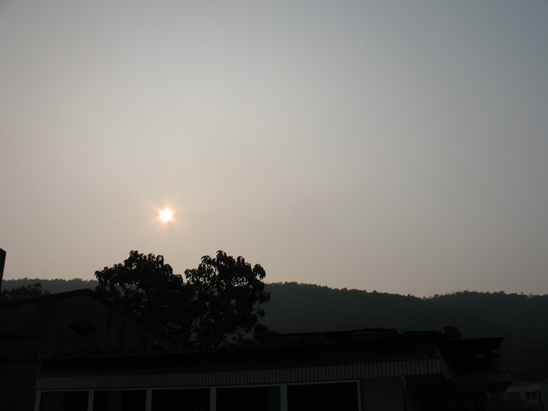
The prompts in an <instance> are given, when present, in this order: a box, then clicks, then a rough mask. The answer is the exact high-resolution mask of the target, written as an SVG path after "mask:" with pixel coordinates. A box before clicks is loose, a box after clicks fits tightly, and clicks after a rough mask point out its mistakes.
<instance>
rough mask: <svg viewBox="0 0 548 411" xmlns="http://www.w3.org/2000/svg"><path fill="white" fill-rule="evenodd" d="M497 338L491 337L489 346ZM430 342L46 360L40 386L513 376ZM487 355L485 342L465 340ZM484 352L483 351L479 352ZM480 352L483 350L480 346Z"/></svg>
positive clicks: (495, 363)
mask: <svg viewBox="0 0 548 411" xmlns="http://www.w3.org/2000/svg"><path fill="white" fill-rule="evenodd" d="M493 343H496V341H491V340H489V341H487V342H486V345H487V346H489V347H491V346H492V345H493ZM460 346H463V345H462V344H460V345H459V344H458V343H457V344H455V345H450V346H449V349H447V347H446V346H443V347H441V348H440V346H439V345H438V344H437V343H436V342H435V341H430V340H426V341H425V340H420V339H419V340H415V339H411V340H402V339H393V340H382V341H381V340H376V341H337V342H326V341H319V342H317V343H310V342H308V343H306V344H294V345H284V346H276V347H267V348H264V347H262V348H261V347H255V348H245V349H231V350H205V351H194V352H182V353H171V354H157V355H139V356H137V355H135V356H119V357H111V358H107V357H98V358H79V359H77V358H73V359H59V360H55V361H47V362H45V363H44V366H43V368H42V370H41V373H40V376H39V378H38V381H37V389H40V390H54V389H55V390H57V389H109V388H112V389H120V388H140V387H147V388H155V387H208V386H229V385H248V384H279V383H298V382H319V381H341V380H353V379H363V378H379V377H395V376H429V375H431V376H432V375H437V376H439V377H440V378H442V379H444V380H448V381H452V382H453V383H456V384H487V383H501V382H507V381H509V377H508V373H507V372H506V370H505V368H504V364H503V363H502V361H501V360H500V358H498V357H496V356H494V355H491V356H486V357H483V358H478V357H477V356H474V357H465V358H462V357H460V356H459V347H460ZM464 347H465V348H466V350H465V351H466V353H471V352H474V353H475V352H483V351H484V348H482V346H481V341H479V340H478V341H474V342H473V343H472V344H470V343H466V344H464ZM478 350H479V351H478ZM482 350H483V351H482Z"/></svg>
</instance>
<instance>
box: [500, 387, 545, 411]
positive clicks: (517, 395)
mask: <svg viewBox="0 0 548 411" xmlns="http://www.w3.org/2000/svg"><path fill="white" fill-rule="evenodd" d="M504 398H505V399H507V400H509V401H515V402H517V403H521V404H524V405H526V406H527V408H528V409H531V410H544V409H545V406H544V404H545V402H546V400H547V399H548V380H547V381H539V382H529V381H513V382H512V383H511V384H510V385H509V386H508V388H507V389H506V392H505V393H504Z"/></svg>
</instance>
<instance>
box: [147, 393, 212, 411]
mask: <svg viewBox="0 0 548 411" xmlns="http://www.w3.org/2000/svg"><path fill="white" fill-rule="evenodd" d="M152 411H209V388H204V389H185V390H182V389H181V390H153V391H152Z"/></svg>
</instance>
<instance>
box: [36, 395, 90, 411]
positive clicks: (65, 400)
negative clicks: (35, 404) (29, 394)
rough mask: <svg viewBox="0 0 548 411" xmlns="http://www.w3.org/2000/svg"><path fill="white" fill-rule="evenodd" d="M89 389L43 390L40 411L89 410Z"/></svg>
mask: <svg viewBox="0 0 548 411" xmlns="http://www.w3.org/2000/svg"><path fill="white" fill-rule="evenodd" d="M87 409H88V392H87V391H66V392H43V393H42V394H41V395H40V411H87Z"/></svg>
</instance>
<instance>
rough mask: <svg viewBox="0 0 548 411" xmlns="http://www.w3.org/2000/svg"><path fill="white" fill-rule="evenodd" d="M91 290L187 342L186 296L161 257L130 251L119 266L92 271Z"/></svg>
mask: <svg viewBox="0 0 548 411" xmlns="http://www.w3.org/2000/svg"><path fill="white" fill-rule="evenodd" d="M95 277H96V278H97V281H98V282H99V285H98V286H97V287H96V288H95V291H96V292H97V293H98V294H99V295H101V296H102V297H104V298H106V299H108V300H109V301H111V302H112V303H114V304H115V305H117V306H119V307H120V308H123V309H126V310H128V311H131V312H133V313H134V314H135V315H137V316H138V317H141V318H142V319H144V320H146V321H148V322H149V323H151V324H153V325H156V326H158V327H159V328H161V329H162V330H163V331H165V332H167V333H168V334H169V335H171V336H173V337H176V338H179V339H182V340H187V339H188V335H189V330H190V322H191V318H192V315H191V312H190V293H189V289H188V288H187V287H185V284H184V281H183V278H182V276H180V275H178V274H173V269H172V268H171V266H170V265H169V264H165V263H164V257H163V256H161V255H159V256H157V257H156V256H154V255H153V254H148V255H145V254H140V253H139V252H138V251H130V253H129V258H128V259H126V260H125V261H124V262H123V263H122V264H115V265H114V266H113V267H110V268H108V267H105V268H104V269H103V270H102V271H96V272H95Z"/></svg>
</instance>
